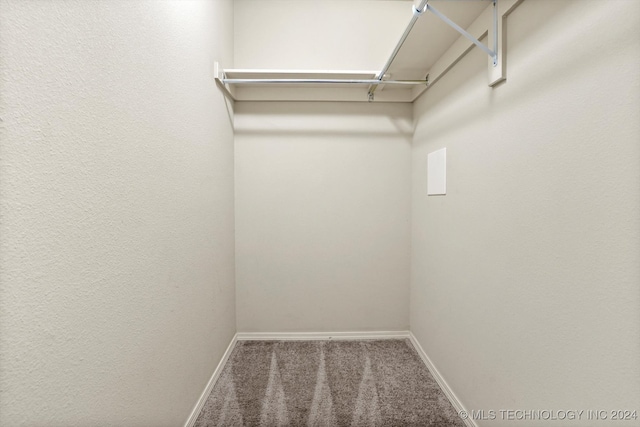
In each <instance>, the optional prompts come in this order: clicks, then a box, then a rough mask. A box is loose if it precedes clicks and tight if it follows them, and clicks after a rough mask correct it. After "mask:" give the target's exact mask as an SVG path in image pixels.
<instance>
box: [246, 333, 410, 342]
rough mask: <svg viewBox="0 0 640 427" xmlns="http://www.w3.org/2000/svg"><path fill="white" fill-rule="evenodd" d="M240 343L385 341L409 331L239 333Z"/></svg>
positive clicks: (397, 337)
mask: <svg viewBox="0 0 640 427" xmlns="http://www.w3.org/2000/svg"><path fill="white" fill-rule="evenodd" d="M236 335H237V337H238V338H237V339H238V341H274V340H276V341H281V340H286V341H293V340H299V341H325V340H385V339H401V338H409V331H374V332H369V331H367V332H238V333H237V334H236Z"/></svg>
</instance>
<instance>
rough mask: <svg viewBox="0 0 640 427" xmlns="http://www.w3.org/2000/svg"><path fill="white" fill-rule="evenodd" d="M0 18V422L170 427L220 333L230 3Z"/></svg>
mask: <svg viewBox="0 0 640 427" xmlns="http://www.w3.org/2000/svg"><path fill="white" fill-rule="evenodd" d="M0 10H1V13H0V57H1V58H2V59H1V66H0V79H1V80H0V82H1V85H2V86H1V95H2V98H1V101H0V109H1V110H0V112H1V117H2V122H1V126H2V128H1V130H0V131H1V133H0V135H1V137H2V145H1V147H0V197H1V205H0V207H1V215H2V216H1V220H2V221H1V226H0V234H1V235H2V240H1V243H0V244H1V246H0V281H1V282H2V290H1V292H2V293H1V294H0V369H1V373H0V425H3V426H17V425H25V426H90V425H94V426H95V425H102V426H107V425H119V426H176V425H181V424H183V423H184V421H185V420H186V418H187V417H188V415H189V413H190V411H191V409H192V407H193V405H194V404H195V402H196V401H197V399H198V397H199V395H200V393H201V392H202V390H203V389H204V387H205V384H206V382H207V380H208V379H209V377H210V375H211V373H212V372H213V370H214V368H215V366H216V365H217V363H218V361H219V360H220V357H221V355H222V353H223V352H224V350H225V348H226V347H227V345H228V343H229V341H230V339H231V338H232V336H233V334H234V332H235V308H234V307H235V305H234V304H235V303H234V240H233V224H234V217H233V144H232V139H233V134H232V128H231V123H232V119H231V116H230V114H229V111H228V109H227V108H226V106H225V103H224V100H223V98H222V97H221V95H220V93H219V91H218V90H217V88H216V87H215V85H214V84H213V82H212V80H211V79H210V75H209V74H210V61H211V59H212V58H218V59H223V60H224V61H226V62H227V63H228V62H229V61H231V60H232V36H233V35H232V22H233V16H232V14H233V11H232V4H231V2H230V1H213V2H211V1H190V2H185V1H155V0H148V1H144V0H136V1H128V0H127V1H125V0H113V1H91V2H89V1H84V0H78V1H62V0H56V1H17V0H16V1H6V0H2V1H0Z"/></svg>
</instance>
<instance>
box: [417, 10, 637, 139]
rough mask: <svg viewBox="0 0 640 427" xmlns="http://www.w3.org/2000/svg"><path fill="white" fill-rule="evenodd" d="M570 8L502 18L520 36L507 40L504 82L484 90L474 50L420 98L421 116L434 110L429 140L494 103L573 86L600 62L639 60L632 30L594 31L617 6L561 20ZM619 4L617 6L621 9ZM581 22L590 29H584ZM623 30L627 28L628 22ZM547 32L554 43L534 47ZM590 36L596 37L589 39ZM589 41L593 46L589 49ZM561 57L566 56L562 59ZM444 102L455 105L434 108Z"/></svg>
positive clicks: (483, 64)
mask: <svg viewBox="0 0 640 427" xmlns="http://www.w3.org/2000/svg"><path fill="white" fill-rule="evenodd" d="M571 3H572V2H570V1H557V2H551V1H545V2H524V3H523V4H522V5H520V6H519V7H518V8H517V9H516V10H514V12H513V13H512V14H511V15H510V16H509V17H508V18H507V25H509V26H511V25H517V27H518V28H519V32H520V33H524V34H526V35H525V36H524V37H522V38H520V39H514V38H513V37H510V36H509V35H508V36H507V55H508V56H507V73H508V75H507V81H506V82H503V83H501V84H499V85H497V86H496V87H494V88H491V87H489V86H488V84H487V60H486V55H485V54H484V53H482V52H481V51H480V50H479V49H476V48H474V49H472V50H471V51H470V52H469V53H467V55H466V56H465V57H464V58H462V59H461V62H460V63H459V64H457V65H456V66H455V67H454V68H453V69H452V70H450V71H449V72H448V73H447V74H448V75H445V76H444V77H443V78H444V79H445V80H443V81H440V82H439V83H437V84H435V85H434V86H433V87H432V88H431V89H430V90H428V91H426V92H425V94H423V96H426V97H428V107H427V108H426V110H425V112H428V111H429V110H430V107H431V106H435V105H438V113H437V115H430V119H431V120H430V125H429V127H430V128H429V135H430V138H438V137H440V136H442V135H446V134H448V133H449V132H451V131H452V130H454V129H456V128H458V127H459V126H460V123H461V122H464V123H472V122H473V121H476V120H485V119H486V112H485V113H483V110H484V109H486V108H490V107H491V106H492V105H494V104H495V103H496V102H497V101H498V99H497V98H498V97H500V102H501V103H513V104H512V105H515V104H517V103H518V101H519V100H522V102H531V100H532V99H535V98H537V97H538V96H539V95H540V94H541V93H542V92H543V91H541V88H545V91H553V90H554V88H556V87H559V86H562V85H564V84H565V82H566V80H567V79H569V80H576V79H577V78H578V75H577V74H576V72H578V73H580V74H582V73H587V72H588V70H589V69H591V68H593V67H594V66H601V65H602V63H603V61H606V59H604V58H603V56H609V55H613V54H617V55H626V56H637V55H638V54H640V52H638V48H637V42H636V41H635V39H634V38H633V37H629V34H630V31H632V30H633V28H629V27H628V25H620V26H618V27H617V28H616V31H610V30H607V31H602V30H600V29H599V28H598V23H599V22H600V23H602V24H601V25H605V23H606V22H607V21H609V18H608V17H607V15H608V14H615V6H616V3H617V2H610V4H604V3H596V2H593V3H589V4H590V5H591V7H589V8H585V9H584V11H585V12H584V15H583V16H582V17H581V18H580V19H576V18H575V16H567V15H563V12H564V10H565V9H567V8H568V6H570V5H571ZM625 3H626V2H622V4H625ZM618 4H620V3H619V2H618ZM626 4H629V3H626ZM612 8H614V9H613V10H612ZM514 21H517V23H514ZM571 21H574V22H580V23H581V24H575V25H567V22H571ZM585 22H586V23H591V25H585V24H584V23H585ZM628 24H629V25H631V20H630V21H629V22H628ZM548 27H552V32H553V33H554V34H559V35H560V37H556V38H554V40H553V43H551V42H548V43H545V44H539V43H537V42H536V40H537V39H538V38H537V37H536V34H537V33H539V32H543V31H549V30H548V29H547V28H548ZM594 33H596V34H598V35H599V37H598V38H596V37H594V36H593V34H594ZM594 40H597V42H595V43H594ZM567 51H569V52H572V54H571V55H570V56H567V55H566V52H567ZM514 52H515V54H514ZM520 52H522V53H520ZM516 56H518V57H519V56H522V58H521V59H520V58H518V59H519V62H518V65H517V69H516V71H518V73H517V74H514V67H513V64H514V63H515V62H516V61H513V59H514V57H516ZM557 58H561V59H560V60H558V59H557ZM525 71H526V73H525ZM607 77H610V76H607ZM451 79H453V80H451ZM525 79H526V84H519V85H517V86H516V85H513V86H512V88H514V89H515V90H512V89H511V88H510V90H508V91H503V92H499V91H500V88H501V87H502V86H503V85H505V84H507V85H508V84H509V80H511V81H514V82H515V81H517V80H525ZM446 80H448V81H455V82H463V83H462V84H460V85H458V86H455V88H454V89H450V88H444V87H443V88H441V87H440V85H442V86H445V81H446ZM604 80H605V76H603V82H604ZM479 82H481V83H479ZM593 84H601V82H593ZM453 94H464V96H451V95H453ZM448 99H455V100H456V102H455V103H452V104H450V105H448V106H446V108H442V107H443V105H440V103H441V102H446V101H447V100H448ZM416 102H419V101H416ZM603 108H604V107H603ZM452 111H455V114H452Z"/></svg>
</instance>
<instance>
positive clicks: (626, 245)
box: [411, 1, 640, 426]
mask: <svg viewBox="0 0 640 427" xmlns="http://www.w3.org/2000/svg"><path fill="white" fill-rule="evenodd" d="M508 28H509V37H508V49H509V50H508V73H509V75H508V81H507V82H506V84H503V85H501V86H499V87H497V88H495V89H491V88H489V87H487V68H486V67H487V66H486V64H487V59H486V56H485V55H484V54H483V53H482V52H480V51H479V50H478V49H475V50H474V51H473V52H471V53H470V54H469V55H468V56H467V57H466V58H465V59H463V60H462V61H461V62H460V63H459V64H457V65H456V66H455V67H454V68H453V70H452V71H451V72H450V73H449V74H448V75H447V76H446V77H445V78H443V79H442V80H441V81H440V82H438V83H437V84H436V85H435V86H434V87H433V88H432V89H431V90H429V91H428V92H427V93H426V95H424V96H423V97H422V98H421V99H420V100H419V101H418V103H417V104H416V110H415V118H416V122H417V125H416V126H417V127H416V133H415V138H414V145H413V180H412V183H413V196H412V201H413V214H412V227H413V232H412V238H413V240H412V246H413V256H412V288H411V329H412V331H413V332H414V333H415V335H416V336H417V338H418V339H419V341H420V342H421V344H422V346H423V347H424V348H425V350H426V351H427V353H428V354H429V356H430V357H431V359H432V361H433V362H434V364H435V365H436V366H437V367H438V369H439V370H440V372H441V373H442V374H443V376H444V378H445V379H446V380H447V381H448V383H449V385H450V386H451V387H452V388H453V390H454V391H455V392H456V393H457V394H458V396H459V397H460V398H461V400H462V402H463V403H464V404H465V405H466V406H467V407H468V409H484V410H491V409H493V410H500V409H556V410H558V409H563V410H567V409H584V410H589V409H593V410H597V409H604V410H612V409H636V410H639V411H640V407H639V406H638V402H640V364H639V363H638V355H639V354H640V291H639V288H638V285H639V283H640V266H639V263H638V260H639V259H640V245H639V244H638V242H639V241H640V75H639V74H638V70H639V69H640V34H639V28H640V3H639V2H635V1H606V2H597V1H588V2H587V1H525V2H524V3H522V5H520V6H519V7H518V9H516V10H515V12H514V13H513V14H512V15H511V16H510V17H509V18H508ZM441 147H447V162H448V176H447V195H446V196H444V197H442V196H439V197H427V195H426V193H427V191H426V190H427V189H426V185H427V182H426V176H427V173H426V172H427V171H426V165H427V154H428V153H429V152H431V151H433V150H436V149H439V148H441ZM499 421H500V418H499V414H498V420H495V421H493V422H490V421H484V422H479V423H478V424H480V425H481V426H488V425H500V424H504V425H516V424H518V425H527V426H529V425H535V424H536V423H534V422H532V421H530V420H529V421H521V422H519V423H518V422H516V421H510V422H504V423H501V422H499ZM556 423H557V425H562V426H569V425H593V424H594V423H593V422H589V421H585V419H584V418H583V419H582V420H575V421H573V422H569V421H566V420H565V421H557V422H556ZM541 424H544V425H553V424H554V423H553V422H543V423H541ZM616 424H620V425H635V426H637V425H640V421H638V420H632V421H627V422H620V421H618V422H615V421H611V420H610V419H608V420H607V421H604V422H601V423H599V424H597V425H616Z"/></svg>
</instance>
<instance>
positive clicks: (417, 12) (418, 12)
mask: <svg viewBox="0 0 640 427" xmlns="http://www.w3.org/2000/svg"><path fill="white" fill-rule="evenodd" d="M427 1H428V0H421V1H420V5H418V7H416V5H415V4H414V5H413V16H411V20H410V21H409V24H408V25H407V28H406V29H405V30H404V33H402V37H400V40H399V41H398V43H397V44H396V47H395V49H393V52H391V56H390V57H389V59H388V60H387V63H386V64H384V67H382V70H381V71H380V73H379V74H378V76H377V77H376V80H377V81H376V82H374V83H373V84H372V85H371V87H369V99H370V100H372V98H373V92H375V90H376V88H377V87H378V85H379V84H381V83H384V84H386V81H384V82H383V80H382V79H383V78H384V75H385V74H387V71H389V68H390V67H391V64H392V63H393V60H394V59H396V56H397V55H398V52H400V49H401V48H402V45H404V42H405V41H406V40H407V37H409V33H411V30H412V29H413V26H414V25H415V23H416V21H417V20H418V18H420V16H422V14H423V13H424V12H425V11H426V10H427Z"/></svg>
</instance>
